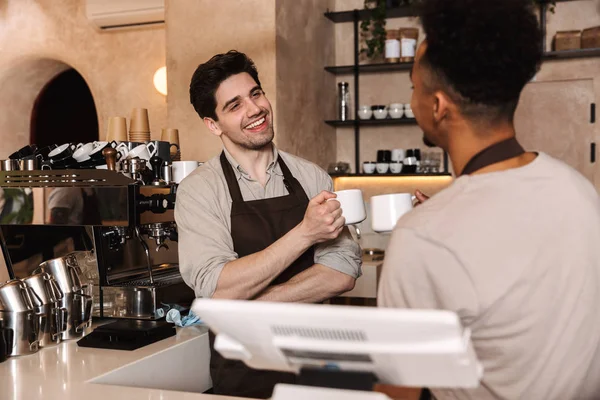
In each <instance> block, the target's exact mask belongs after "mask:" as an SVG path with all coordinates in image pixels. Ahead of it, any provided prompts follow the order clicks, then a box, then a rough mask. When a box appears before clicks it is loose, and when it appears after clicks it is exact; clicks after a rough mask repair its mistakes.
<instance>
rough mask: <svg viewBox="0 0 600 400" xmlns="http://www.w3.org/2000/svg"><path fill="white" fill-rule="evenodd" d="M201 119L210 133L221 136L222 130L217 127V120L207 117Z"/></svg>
mask: <svg viewBox="0 0 600 400" xmlns="http://www.w3.org/2000/svg"><path fill="white" fill-rule="evenodd" d="M202 121H204V125H206V127H207V128H208V130H209V131H210V133H212V134H213V135H215V136H221V134H222V133H223V131H222V130H221V128H219V124H217V121H215V120H214V119H212V118H209V117H204V118H202Z"/></svg>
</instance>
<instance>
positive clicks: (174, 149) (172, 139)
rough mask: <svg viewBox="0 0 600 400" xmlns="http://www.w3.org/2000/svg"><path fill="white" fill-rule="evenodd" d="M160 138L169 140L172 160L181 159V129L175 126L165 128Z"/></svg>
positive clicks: (165, 140)
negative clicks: (174, 127)
mask: <svg viewBox="0 0 600 400" xmlns="http://www.w3.org/2000/svg"><path fill="white" fill-rule="evenodd" d="M160 140H161V141H163V142H169V145H170V147H169V153H170V154H169V155H170V157H171V161H180V160H181V150H180V147H179V130H178V129H173V128H163V130H162V132H161V135H160Z"/></svg>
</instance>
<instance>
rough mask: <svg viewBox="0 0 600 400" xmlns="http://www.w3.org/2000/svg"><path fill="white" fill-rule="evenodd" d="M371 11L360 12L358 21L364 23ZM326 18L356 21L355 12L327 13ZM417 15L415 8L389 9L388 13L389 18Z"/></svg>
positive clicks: (335, 20)
mask: <svg viewBox="0 0 600 400" xmlns="http://www.w3.org/2000/svg"><path fill="white" fill-rule="evenodd" d="M371 12H372V11H371V10H364V9H363V10H358V20H359V21H362V20H364V19H366V18H367V17H368V16H369V14H370V13H371ZM325 16H326V17H327V18H328V19H330V20H331V21H333V22H336V23H338V22H352V21H354V10H351V11H338V12H332V11H330V12H326V13H325ZM416 16H417V13H416V11H415V9H414V8H413V7H406V6H405V7H395V8H388V10H387V12H386V19H387V18H404V17H416Z"/></svg>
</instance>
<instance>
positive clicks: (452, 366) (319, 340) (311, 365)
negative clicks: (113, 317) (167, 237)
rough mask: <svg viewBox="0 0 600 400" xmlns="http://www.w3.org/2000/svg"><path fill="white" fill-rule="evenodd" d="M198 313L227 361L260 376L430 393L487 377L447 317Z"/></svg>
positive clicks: (208, 304) (362, 312) (281, 306)
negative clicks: (362, 380)
mask: <svg viewBox="0 0 600 400" xmlns="http://www.w3.org/2000/svg"><path fill="white" fill-rule="evenodd" d="M192 310H193V312H194V313H196V315H198V316H200V318H202V320H203V321H204V322H206V324H207V325H208V326H209V327H210V328H211V329H212V330H213V332H215V334H216V335H217V336H216V340H215V349H216V350H217V351H218V352H219V353H221V355H223V356H224V357H226V358H230V359H234V360H241V361H243V362H244V363H245V364H246V365H248V366H249V367H251V368H255V369H269V370H278V371H286V372H294V373H297V374H301V373H304V372H305V371H310V373H312V374H314V373H315V371H316V372H317V373H318V372H319V371H322V372H323V373H326V372H331V371H336V372H339V373H342V374H343V373H347V374H348V375H347V376H348V380H353V379H354V378H353V376H358V375H359V374H372V375H374V378H375V379H376V380H377V381H378V382H379V383H382V384H390V385H398V386H408V387H429V388H474V387H477V386H478V384H479V380H480V378H481V377H482V374H483V369H482V367H481V365H480V364H479V362H478V360H477V358H476V355H475V352H474V350H473V347H472V344H471V341H470V331H469V330H468V329H465V328H463V327H462V326H461V323H460V319H459V318H458V316H457V315H456V314H455V313H452V312H448V311H437V310H406V309H384V308H364V307H350V306H333V305H319V304H296V303H268V302H261V301H236V300H211V299H196V300H195V301H194V304H193V305H192ZM325 376H327V375H325ZM349 383H350V385H349V387H352V382H349ZM337 387H338V388H339V386H337ZM276 392H277V390H276Z"/></svg>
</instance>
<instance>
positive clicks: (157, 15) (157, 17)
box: [85, 0, 165, 29]
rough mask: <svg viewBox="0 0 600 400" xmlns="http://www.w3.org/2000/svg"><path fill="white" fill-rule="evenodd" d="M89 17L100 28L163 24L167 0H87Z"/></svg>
mask: <svg viewBox="0 0 600 400" xmlns="http://www.w3.org/2000/svg"><path fill="white" fill-rule="evenodd" d="M85 4H86V14H87V17H88V18H89V19H90V21H92V22H93V23H94V24H96V26H98V27H99V28H100V29H117V28H125V27H131V26H140V25H150V24H162V23H164V22H165V0H86V3H85Z"/></svg>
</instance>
